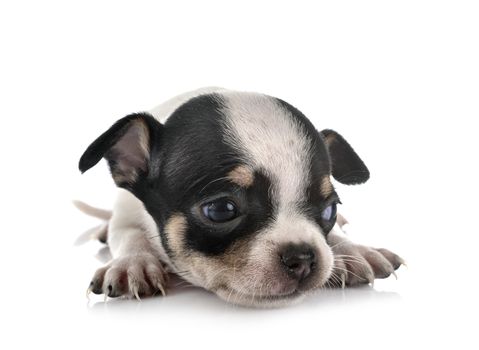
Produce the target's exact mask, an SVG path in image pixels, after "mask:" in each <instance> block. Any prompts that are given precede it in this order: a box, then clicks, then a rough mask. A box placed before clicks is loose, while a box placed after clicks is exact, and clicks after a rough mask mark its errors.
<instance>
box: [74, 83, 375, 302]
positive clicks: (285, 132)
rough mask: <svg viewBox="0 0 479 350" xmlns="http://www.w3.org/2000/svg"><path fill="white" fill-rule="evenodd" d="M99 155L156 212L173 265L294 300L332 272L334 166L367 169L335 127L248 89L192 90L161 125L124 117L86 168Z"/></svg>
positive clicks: (345, 172) (230, 287)
mask: <svg viewBox="0 0 479 350" xmlns="http://www.w3.org/2000/svg"><path fill="white" fill-rule="evenodd" d="M103 157H104V158H106V159H107V161H108V163H109V166H110V170H111V173H112V176H113V179H114V181H115V182H116V184H117V185H118V186H119V187H123V188H126V189H128V190H130V191H131V192H132V193H133V194H135V195H136V196H137V197H138V198H139V199H140V200H141V201H142V202H143V203H144V205H145V208H146V210H147V211H148V212H149V213H150V214H151V216H152V217H153V219H154V220H155V221H156V223H157V225H158V228H159V231H160V237H161V241H162V245H163V247H164V248H165V250H166V252H167V254H168V256H169V259H170V264H171V265H172V268H173V269H174V270H175V271H177V272H178V273H179V274H180V275H181V276H183V277H184V278H185V279H187V280H188V281H190V282H192V283H194V284H195V285H199V286H202V287H204V288H206V289H208V290H211V291H213V292H215V293H216V294H217V295H219V296H220V297H221V298H223V299H225V300H227V301H229V302H233V303H237V304H242V305H253V306H275V305H282V304H285V303H289V302H292V301H294V300H298V299H300V298H301V296H303V295H304V294H305V293H307V292H309V291H312V290H314V289H317V288H319V287H320V286H322V285H323V284H324V283H325V282H326V280H327V279H328V277H329V276H330V274H331V270H332V265H333V255H332V251H331V249H330V247H329V246H328V245H327V242H326V236H327V234H328V233H329V231H330V230H331V229H332V227H333V226H334V223H335V220H336V204H337V203H338V202H339V198H338V196H337V194H336V192H335V190H334V187H333V185H332V183H331V180H330V178H331V175H332V176H333V177H334V178H335V179H336V180H337V181H339V182H341V183H344V184H356V183H362V182H365V181H366V180H367V179H368V178H369V172H368V170H367V168H366V166H365V165H364V163H363V162H362V161H361V159H360V158H359V157H358V156H357V155H356V153H355V152H354V151H353V149H352V148H351V146H350V145H349V144H348V143H347V142H346V141H345V140H344V139H343V138H342V137H341V136H340V135H339V134H337V133H336V132H334V131H332V130H325V131H322V132H318V131H317V130H316V129H315V128H314V126H313V125H312V124H311V123H310V122H309V120H308V119H307V118H306V117H305V116H304V115H303V114H302V113H301V112H299V111H298V110H297V109H295V108H294V107H292V106H291V105H289V104H287V103H286V102H284V101H281V100H279V99H276V98H272V97H269V96H265V95H260V94H252V93H237V92H222V93H221V94H208V95H202V96H199V97H196V98H193V99H191V100H189V101H188V102H186V103H184V104H183V105H182V106H180V107H179V108H178V109H177V110H176V111H175V112H174V113H173V114H172V115H171V116H170V117H169V118H168V120H167V121H166V122H165V124H160V123H159V122H158V121H157V120H155V119H154V118H153V117H152V116H150V115H149V114H147V113H140V114H134V115H130V116H127V117H125V118H123V119H121V120H119V121H118V122H117V123H116V124H114V125H113V126H112V127H111V128H110V129H109V130H108V131H106V132H105V133H104V134H103V135H101V136H100V137H99V138H98V139H97V140H96V141H95V142H93V144H92V145H91V146H90V147H89V148H88V149H87V150H86V151H85V153H84V154H83V156H82V158H81V160H80V169H81V171H86V170H88V169H89V168H90V167H92V166H93V165H95V164H96V163H97V162H98V161H99V160H100V159H101V158H103Z"/></svg>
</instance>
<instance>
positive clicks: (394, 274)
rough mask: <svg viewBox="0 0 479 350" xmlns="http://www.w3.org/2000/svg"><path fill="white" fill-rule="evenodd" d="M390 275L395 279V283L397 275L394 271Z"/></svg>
mask: <svg viewBox="0 0 479 350" xmlns="http://www.w3.org/2000/svg"><path fill="white" fill-rule="evenodd" d="M391 275H393V276H394V277H395V278H396V281H397V279H398V275H396V272H394V271H393V272H391Z"/></svg>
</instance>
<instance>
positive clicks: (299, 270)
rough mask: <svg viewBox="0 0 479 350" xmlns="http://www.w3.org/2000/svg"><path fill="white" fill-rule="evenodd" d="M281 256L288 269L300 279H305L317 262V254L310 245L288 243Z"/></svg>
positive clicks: (293, 275)
mask: <svg viewBox="0 0 479 350" xmlns="http://www.w3.org/2000/svg"><path fill="white" fill-rule="evenodd" d="M280 257H281V263H282V264H283V266H284V267H285V269H286V271H287V272H288V273H289V274H290V275H291V276H292V277H294V278H295V279H297V280H298V281H301V280H303V279H305V278H306V277H307V276H308V275H309V274H310V273H311V270H313V268H314V266H315V264H316V254H315V253H314V250H313V249H312V248H311V247H310V246H309V245H288V246H286V247H285V248H284V249H283V250H282V252H281V253H280Z"/></svg>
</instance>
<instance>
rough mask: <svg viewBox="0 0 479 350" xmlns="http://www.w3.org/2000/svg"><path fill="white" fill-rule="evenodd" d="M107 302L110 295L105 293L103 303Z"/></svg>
mask: <svg viewBox="0 0 479 350" xmlns="http://www.w3.org/2000/svg"><path fill="white" fill-rule="evenodd" d="M107 300H108V295H107V294H106V293H105V294H104V297H103V302H104V303H106V302H107Z"/></svg>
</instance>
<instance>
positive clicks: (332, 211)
mask: <svg viewBox="0 0 479 350" xmlns="http://www.w3.org/2000/svg"><path fill="white" fill-rule="evenodd" d="M334 218H336V203H332V204H330V205H328V206H327V207H326V208H324V209H323V211H322V212H321V219H323V220H324V221H331V220H333V219H334Z"/></svg>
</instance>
